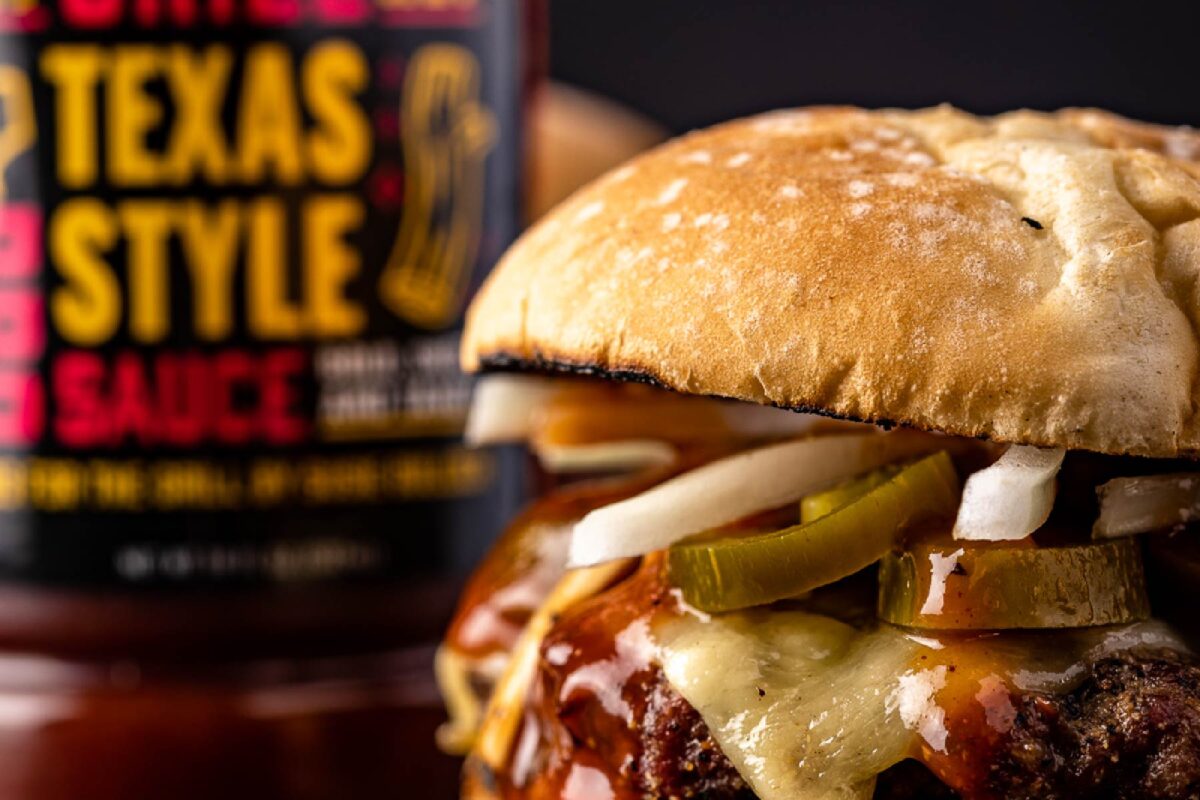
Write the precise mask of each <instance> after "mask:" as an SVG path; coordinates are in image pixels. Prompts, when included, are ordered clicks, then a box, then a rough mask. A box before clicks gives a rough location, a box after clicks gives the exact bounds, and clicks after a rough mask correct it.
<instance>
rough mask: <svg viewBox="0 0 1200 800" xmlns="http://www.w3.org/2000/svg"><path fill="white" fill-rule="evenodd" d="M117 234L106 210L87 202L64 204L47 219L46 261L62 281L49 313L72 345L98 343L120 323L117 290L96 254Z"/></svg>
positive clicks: (106, 338)
mask: <svg viewBox="0 0 1200 800" xmlns="http://www.w3.org/2000/svg"><path fill="white" fill-rule="evenodd" d="M118 234H119V230H118V228H117V223H116V220H114V219H113V215H112V214H111V213H110V212H109V210H108V208H107V207H105V205H104V204H103V203H101V202H100V201H98V200H93V199H91V198H80V199H77V200H68V201H67V202H65V203H63V204H62V205H61V206H59V208H58V212H57V213H56V214H55V215H54V217H53V219H52V220H51V221H50V232H49V237H48V238H49V249H50V259H51V261H52V262H53V263H54V265H55V267H56V268H57V269H58V273H59V275H61V276H62V278H63V285H62V286H59V287H56V288H55V289H54V290H53V293H52V294H51V296H50V315H51V318H52V320H53V323H54V327H55V328H56V329H57V330H58V331H59V333H61V334H62V336H63V338H65V339H67V340H68V341H69V342H71V343H72V344H77V345H82V346H85V347H87V346H92V345H98V344H102V343H103V342H105V341H107V340H108V339H109V338H111V337H112V335H113V334H114V333H116V331H117V326H118V325H119V324H120V322H121V286H120V284H119V283H118V282H117V278H116V276H115V275H114V274H113V271H112V269H111V268H110V267H109V265H108V263H107V262H106V261H105V260H104V257H103V255H102V254H103V253H104V252H105V251H107V250H109V249H111V248H112V246H113V245H114V244H116V241H117V236H118Z"/></svg>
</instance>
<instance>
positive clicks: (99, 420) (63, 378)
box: [50, 350, 107, 448]
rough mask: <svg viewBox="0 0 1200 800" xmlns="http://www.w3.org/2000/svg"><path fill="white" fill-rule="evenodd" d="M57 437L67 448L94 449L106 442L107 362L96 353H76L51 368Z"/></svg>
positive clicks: (61, 358) (55, 432)
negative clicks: (105, 366)
mask: <svg viewBox="0 0 1200 800" xmlns="http://www.w3.org/2000/svg"><path fill="white" fill-rule="evenodd" d="M50 383H51V387H52V388H51V391H52V392H53V396H54V435H55V437H56V438H57V439H58V441H60V442H62V443H63V444H64V445H66V446H67V447H76V448H84V447H94V446H96V445H99V444H102V443H103V441H104V439H105V438H106V429H107V426H106V425H105V419H106V414H105V407H104V361H103V359H101V358H100V356H98V355H96V354H94V353H88V352H84V351H81V350H73V351H71V352H68V353H63V354H62V355H61V356H59V357H58V358H57V359H55V361H54V364H53V366H52V367H51V376H50Z"/></svg>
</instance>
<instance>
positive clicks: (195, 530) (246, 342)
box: [0, 0, 523, 586]
mask: <svg viewBox="0 0 1200 800" xmlns="http://www.w3.org/2000/svg"><path fill="white" fill-rule="evenodd" d="M519 11H520V3H517V2H512V1H511V0H497V2H495V3H487V4H485V5H484V6H483V7H482V9H481V14H480V17H479V19H478V20H477V21H475V22H474V23H472V24H469V25H464V26H458V25H456V26H449V27H411V28H400V27H389V26H386V25H380V24H375V23H371V24H366V25H363V26H356V27H348V28H337V29H328V28H322V27H319V26H313V27H303V26H301V27H290V28H287V29H251V28H248V27H246V26H237V25H235V26H233V27H222V28H215V27H212V26H207V27H206V26H204V25H201V26H199V27H197V28H195V29H189V30H187V31H179V30H172V29H170V28H167V27H163V28H159V29H157V30H144V29H140V28H138V27H135V26H130V27H123V28H120V29H115V30H106V31H101V32H95V31H78V30H75V31H71V30H65V29H62V28H61V27H60V26H59V25H58V24H57V23H54V24H52V25H51V26H50V28H49V29H48V30H47V32H45V33H8V34H4V35H3V37H2V41H3V45H2V48H0V62H4V63H9V64H16V65H19V66H21V67H22V68H23V69H25V70H26V71H27V74H29V75H30V77H31V80H32V81H33V92H34V101H35V106H36V115H37V122H38V128H39V132H38V145H37V146H36V147H35V149H34V150H33V151H32V152H29V153H26V154H24V155H22V156H20V157H19V158H17V159H16V160H15V161H14V162H13V163H12V164H11V165H10V166H9V167H8V170H7V172H6V178H7V181H8V185H9V200H10V201H32V202H36V203H38V204H39V205H40V206H41V207H42V210H43V214H44V219H45V220H49V219H50V217H51V215H53V213H54V210H55V209H56V207H58V205H59V204H60V203H62V202H63V201H64V200H67V199H69V198H70V197H73V196H78V195H79V194H86V195H88V196H93V197H97V198H98V199H100V200H101V201H103V202H108V203H111V202H116V201H117V200H119V199H120V198H128V197H137V196H147V197H148V196H153V197H189V198H196V199H201V200H204V201H209V202H215V201H217V200H219V199H223V198H231V197H232V198H239V197H241V198H247V197H252V196H258V195H262V194H273V195H278V196H280V197H282V198H284V199H285V201H286V203H287V204H288V207H289V210H290V212H291V214H295V213H296V208H297V207H298V204H299V203H300V201H301V200H302V199H303V197H304V196H305V194H306V193H307V192H308V191H310V190H313V189H316V190H320V191H324V190H327V187H319V186H311V185H306V186H301V187H298V188H297V187H287V188H278V187H273V186H271V185H260V186H254V187H239V186H233V187H230V186H221V187H213V186H207V185H205V184H204V183H203V182H197V183H194V184H193V185H190V186H187V187H169V188H162V187H155V188H153V189H149V190H147V189H136V190H131V189H120V190H117V189H115V188H113V187H111V186H107V185H105V184H104V183H99V184H97V185H95V186H90V187H88V188H87V189H86V190H84V191H83V192H66V191H63V189H62V187H60V186H59V185H58V184H57V181H56V177H55V175H56V172H55V164H54V159H55V154H54V152H53V149H54V147H53V143H54V141H55V136H56V127H55V126H56V124H57V121H56V120H55V118H54V108H53V97H52V96H51V92H50V90H49V89H48V87H47V86H46V85H45V83H44V82H43V81H42V80H41V79H40V78H39V77H38V72H37V70H36V68H35V65H36V62H37V57H38V54H39V52H40V50H41V48H42V47H43V46H45V45H46V44H47V43H49V42H64V41H78V42H94V43H97V44H101V45H112V44H127V43H134V42H146V43H165V42H181V43H186V44H187V45H188V46H189V47H193V48H200V47H203V46H204V45H205V44H206V43H209V42H223V43H229V44H233V45H234V46H235V50H239V49H242V48H244V47H246V46H249V45H251V44H255V43H259V42H262V41H275V42H281V43H283V44H285V45H286V46H287V47H288V48H289V49H290V50H291V51H292V52H293V53H295V54H297V55H302V54H303V53H305V52H306V51H307V50H308V49H309V48H311V47H312V46H313V45H314V44H316V43H318V42H321V41H327V40H329V39H330V38H346V39H350V40H352V41H354V42H355V43H356V44H357V45H358V47H359V48H360V49H361V50H362V51H363V52H364V53H365V54H366V55H367V57H368V59H369V60H370V61H371V62H372V64H373V65H374V64H375V63H377V62H378V61H379V60H380V59H387V58H390V57H394V56H397V55H399V56H408V55H411V53H413V52H414V51H415V50H416V49H417V48H418V47H420V46H421V45H423V44H426V43H430V42H454V43H457V44H461V45H463V46H465V47H467V48H468V49H470V50H471V51H472V52H473V53H474V54H475V55H476V56H477V58H478V61H479V64H480V67H481V79H482V83H481V98H480V99H481V102H482V104H483V105H484V106H486V108H487V109H488V110H489V111H490V112H491V113H492V114H493V115H494V117H495V121H496V123H497V124H496V132H497V138H496V140H495V142H494V144H493V146H492V148H491V150H490V152H489V154H488V156H487V160H486V178H485V187H486V188H485V198H484V217H483V229H482V233H481V236H480V240H479V251H478V258H477V265H476V268H475V270H474V273H473V277H472V279H471V282H470V286H469V287H467V290H468V292H470V291H473V290H474V288H475V287H476V286H477V285H478V282H479V281H480V280H481V278H482V276H483V275H484V274H486V271H487V268H489V267H490V265H491V264H493V263H494V261H495V260H496V258H497V257H498V255H499V254H500V252H501V251H502V250H503V249H504V247H505V246H506V245H507V244H508V243H509V242H510V241H511V240H512V238H513V237H514V236H515V233H516V231H517V229H518V220H519V217H518V214H519V203H518V198H519V196H520V191H521V171H520V169H519V165H520V163H521V159H520V154H521V149H522V140H521V139H522V133H523V131H522V127H521V120H522V111H523V108H522V104H523V80H522V73H521V70H522V59H521V53H520V47H519V42H520V35H521V34H520V25H521V19H520V13H519ZM50 14H51V18H52V19H55V20H57V17H58V15H57V13H56V10H55V9H54V8H53V7H50ZM236 61H237V62H238V63H236V65H235V71H234V74H233V75H232V78H231V81H230V86H231V87H237V86H238V85H239V82H240V70H241V64H240V59H236ZM397 91H398V90H397V88H396V87H394V86H393V87H383V86H379V85H377V83H375V80H374V75H373V77H372V85H371V86H370V88H369V89H368V90H367V92H366V93H365V94H364V95H363V96H362V97H361V102H362V103H363V105H364V106H366V107H368V108H370V109H372V110H374V109H376V108H387V107H391V108H396V107H397V104H398V102H399V96H398V93H397ZM169 119H170V112H169V111H168V124H169ZM224 122H225V125H226V130H227V132H228V131H229V130H230V129H231V127H230V126H232V125H233V124H234V103H233V98H231V97H229V96H227V97H226V103H225V107H224ZM104 135H105V134H104V131H103V130H100V131H97V136H98V137H99V138H100V140H101V142H100V144H101V147H103V144H104V142H103V139H104ZM151 142H153V139H151ZM389 164H390V165H394V166H395V167H397V168H400V169H403V168H404V164H403V157H402V154H401V149H400V141H399V139H398V138H393V139H392V140H390V141H389V140H384V139H383V138H381V137H380V136H379V134H378V132H376V134H375V136H374V153H373V156H372V167H371V168H369V169H368V170H367V172H366V176H365V177H364V178H363V179H362V180H360V181H358V182H357V183H355V184H352V185H350V186H341V187H336V190H338V191H352V192H357V193H361V194H363V195H364V196H366V195H368V194H369V193H370V191H371V186H370V181H371V176H372V175H373V174H374V173H375V171H376V167H378V166H379V165H389ZM367 208H368V218H367V222H366V224H365V225H364V226H363V234H362V235H361V236H355V237H352V238H351V240H350V241H351V242H352V244H353V245H354V246H355V247H356V248H357V249H358V250H359V251H360V252H361V253H362V259H363V264H364V267H363V270H362V273H361V275H360V276H359V280H358V281H356V282H355V283H354V284H352V285H351V287H350V289H349V291H348V294H349V295H350V296H353V297H356V298H359V299H361V301H362V304H363V306H364V307H365V308H367V309H368V312H369V324H368V333H367V334H366V335H365V336H364V337H361V338H364V339H371V340H382V339H393V340H397V341H399V342H401V343H402V344H403V343H405V342H411V341H413V340H415V339H418V338H421V337H428V336H434V335H442V336H444V335H445V334H446V332H445V331H442V332H439V333H437V334H432V333H430V332H428V331H421V330H418V329H415V328H413V327H410V326H408V325H406V324H405V323H404V322H403V321H401V320H399V319H398V318H397V317H396V316H395V315H394V314H392V313H391V312H389V311H388V310H387V309H386V308H384V307H383V305H382V303H381V302H380V301H379V296H378V291H377V286H376V282H377V280H378V271H379V268H380V265H381V264H382V263H383V262H384V261H385V260H386V258H387V255H388V251H389V250H390V248H391V246H392V243H393V241H394V239H395V236H396V231H397V229H398V225H399V213H400V209H399V208H395V209H389V208H382V209H381V208H377V207H375V205H374V204H373V203H368V204H367ZM296 227H297V226H296V225H295V224H294V223H293V224H291V225H290V226H289V228H290V236H291V240H290V241H289V242H288V243H287V246H288V249H289V251H290V252H293V253H294V252H295V248H296V247H297V241H296V239H297V233H298V232H297V230H296ZM44 231H45V229H43V236H44ZM173 247H174V248H175V250H176V251H178V249H179V248H178V244H174V245H173ZM174 257H175V258H178V257H179V253H178V252H176V253H175V255H174ZM46 258H47V261H48V258H49V256H48V255H47V257H46ZM110 260H111V262H112V263H113V264H114V265H115V268H116V269H117V271H118V274H120V270H121V268H122V267H121V265H122V263H123V254H122V253H121V252H120V251H118V252H117V253H116V254H115V255H114V256H113V257H112V258H111V259H110ZM289 266H290V268H291V269H292V270H293V272H294V271H295V270H296V264H294V263H293V264H290V265H289ZM241 269H242V265H241V264H239V267H238V270H239V273H238V274H240V270H241ZM183 274H184V273H183V272H182V267H181V266H180V265H179V264H173V265H172V276H173V277H175V278H179V277H180V276H182V275H183ZM293 278H295V276H294V275H293ZM40 280H41V286H42V290H43V292H44V293H45V294H48V293H49V292H51V291H52V290H53V289H54V287H55V286H56V285H57V284H58V282H59V278H58V277H57V276H56V275H55V274H54V270H53V268H52V267H51V265H49V263H44V267H43V271H42V274H41V279H40ZM235 284H236V285H238V287H239V288H238V289H237V290H236V291H237V294H236V297H235V303H236V304H237V305H238V308H236V309H235V310H234V312H233V315H232V316H233V319H234V320H235V325H236V326H237V327H236V332H235V334H234V335H233V336H232V337H231V338H230V339H229V340H228V341H223V342H221V343H220V344H217V345H205V344H198V343H197V342H196V341H195V340H194V339H193V337H192V336H191V334H190V332H189V330H188V328H189V326H188V324H186V323H187V322H189V321H190V320H189V316H190V315H189V308H190V305H189V302H190V301H189V299H188V296H187V295H185V294H182V293H175V292H173V295H172V299H173V303H174V307H173V309H172V312H173V314H172V317H173V319H174V320H177V321H182V322H183V323H185V324H177V325H173V326H172V330H171V332H170V334H169V336H168V338H167V340H166V341H165V342H164V343H162V344H161V345H156V346H155V347H154V348H144V347H139V346H138V345H137V344H136V343H134V342H132V341H131V340H130V338H129V336H128V328H127V326H124V325H123V326H122V328H121V330H120V332H119V333H118V334H117V335H116V336H115V337H114V338H113V339H112V340H111V341H109V342H107V343H106V344H105V345H103V346H102V347H100V348H97V349H98V351H99V352H104V353H113V352H115V351H118V350H129V349H134V350H141V351H144V352H147V353H152V352H153V351H154V350H157V349H190V350H193V351H198V352H210V351H216V350H221V349H224V348H226V347H228V346H231V345H234V346H239V347H245V348H247V349H249V350H251V351H254V350H255V349H256V348H260V347H263V346H264V345H263V343H259V342H255V341H252V340H251V339H250V338H249V337H248V336H247V331H246V330H245V327H244V322H243V321H244V319H245V315H244V314H243V313H242V311H243V309H242V307H241V306H242V304H243V303H244V294H243V293H242V289H241V287H240V282H238V281H235ZM454 330H455V326H453V325H452V326H451V328H450V329H449V331H450V333H451V334H452V333H453V331H454ZM47 333H48V340H47V346H46V351H45V356H44V357H43V362H42V366H41V372H42V377H43V381H48V378H49V376H48V369H49V367H48V365H49V362H50V361H51V359H53V357H54V355H55V354H56V353H57V352H60V351H61V350H62V349H63V348H64V347H66V346H67V345H66V343H65V342H64V341H63V340H62V339H61V338H60V337H59V336H58V335H57V334H56V332H55V331H54V330H53V328H52V326H50V325H49V324H48V325H47ZM299 344H300V346H302V347H304V348H305V349H306V350H309V351H310V352H311V351H312V348H313V347H314V345H315V343H312V342H302V343H299ZM307 390H308V391H307V393H306V394H307V402H308V403H309V404H310V405H311V403H312V402H313V390H314V387H313V386H312V385H311V384H310V385H309V386H308V387H307ZM54 413H55V410H54V409H53V407H50V408H49V409H48V412H47V417H52V416H53V415H54ZM459 447H460V445H458V443H457V440H456V439H455V438H454V437H432V438H430V437H425V438H411V439H404V440H399V441H393V442H386V443H380V442H369V441H368V442H355V443H340V444H337V443H328V442H325V443H319V442H314V443H313V444H311V445H303V446H293V447H283V448H280V447H275V448H269V449H264V448H263V447H253V448H229V447H217V446H208V447H203V448H199V449H194V450H191V451H189V452H186V453H181V452H179V451H178V450H172V449H169V448H154V447H151V448H146V447H140V446H139V447H134V446H132V445H129V446H125V447H122V448H120V449H109V448H105V449H98V450H95V451H93V452H80V451H77V450H73V451H67V450H65V449H64V448H62V447H61V446H58V445H57V444H56V443H55V442H54V441H53V439H52V437H51V436H50V435H49V434H48V433H47V434H45V435H43V437H42V441H41V442H40V443H39V445H38V446H37V447H36V448H35V449H33V450H32V451H24V452H22V453H19V454H17V453H10V455H20V456H23V457H35V456H36V457H39V458H42V457H49V458H55V457H69V458H70V459H72V460H75V461H79V462H86V461H87V460H88V459H91V458H102V459H107V460H114V461H120V460H126V461H133V462H136V463H140V464H152V463H154V462H155V461H156V460H163V459H175V458H180V457H187V458H199V459H204V460H206V461H208V462H209V463H212V464H215V465H218V466H219V467H221V468H227V469H230V470H235V471H236V470H239V469H242V468H244V466H245V465H246V464H247V463H248V462H249V461H250V460H251V459H254V458H258V457H262V456H264V455H266V456H269V457H272V458H281V459H284V460H288V461H292V462H294V461H296V460H297V459H301V458H304V457H307V456H310V455H314V454H315V455H321V456H336V455H341V454H361V455H365V456H375V457H379V458H384V459H386V458H390V457H394V456H396V455H397V454H405V453H409V454H421V453H426V454H431V455H432V457H437V454H440V453H445V452H446V451H447V450H451V451H456V450H457V448H459ZM483 458H484V462H482V463H485V464H486V465H487V470H486V472H487V480H486V481H484V482H483V485H482V486H476V487H474V488H473V489H472V490H471V493H470V494H469V495H467V496H453V497H431V498H426V499H421V498H419V497H413V498H411V499H408V500H403V501H401V500H399V499H380V500H378V501H375V502H370V501H368V502H345V503H342V502H337V503H332V504H329V505H322V504H305V503H298V502H297V503H287V504H284V505H282V506H279V507H274V508H267V509H253V508H232V509H227V510H208V511H199V510H187V511H178V512H177V511H171V512H164V511H152V510H149V511H148V510H143V511H137V512H133V513H125V512H119V511H100V510H95V509H80V510H75V511H61V512H46V511H37V510H32V509H22V510H16V511H8V512H4V513H3V514H0V577H3V578H4V579H7V580H28V581H37V582H46V583H54V584H70V585H106V584H107V585H112V584H124V585H131V584H133V585H146V586H163V585H174V586H196V585H211V584H213V583H222V584H239V585H244V584H247V583H250V584H257V583H263V582H279V581H283V582H287V581H293V580H301V581H307V580H339V579H350V578H353V579H355V580H363V579H382V580H395V579H397V578H400V579H403V578H405V577H410V576H414V575H429V574H433V573H438V572H443V571H446V570H454V571H460V570H461V569H463V568H465V567H466V566H467V565H469V564H470V563H472V562H473V561H474V560H475V559H476V558H477V557H478V555H479V553H480V552H481V550H482V549H483V547H484V546H485V545H486V543H487V542H488V541H490V539H491V538H492V537H493V535H494V533H495V531H496V530H497V529H498V527H499V526H500V523H501V522H502V521H503V520H504V519H506V518H507V517H508V516H509V515H510V514H511V513H512V510H513V508H514V507H515V505H516V503H517V501H518V498H519V496H520V487H519V486H517V485H516V476H518V475H519V474H520V470H519V468H518V466H519V465H518V464H517V459H518V458H519V457H518V456H517V454H515V453H511V452H500V453H492V454H488V455H486V456H483ZM322 554H324V555H322ZM289 564H290V565H292V566H291V567H288V566H287V565H289ZM280 565H284V566H283V568H280Z"/></svg>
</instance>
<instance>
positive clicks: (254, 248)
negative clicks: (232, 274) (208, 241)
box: [246, 198, 304, 339]
mask: <svg viewBox="0 0 1200 800" xmlns="http://www.w3.org/2000/svg"><path fill="white" fill-rule="evenodd" d="M248 235H249V239H250V244H249V247H248V248H247V250H248V252H247V257H246V313H247V317H248V322H249V326H250V332H251V334H252V335H254V336H257V337H258V338H260V339H298V338H299V337H300V335H301V333H303V323H304V319H303V315H302V313H301V311H300V309H299V308H297V307H296V304H295V303H293V302H291V301H290V300H289V299H288V296H287V293H288V280H287V264H286V262H285V260H284V213H283V206H282V205H281V204H280V202H279V201H278V200H275V199H272V198H263V199H260V200H257V201H255V202H254V203H253V204H252V205H251V207H250V218H249V231H248Z"/></svg>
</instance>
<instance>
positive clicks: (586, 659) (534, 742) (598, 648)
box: [496, 558, 678, 800]
mask: <svg viewBox="0 0 1200 800" xmlns="http://www.w3.org/2000/svg"><path fill="white" fill-rule="evenodd" d="M673 613H678V607H677V605H676V604H675V602H674V600H673V598H672V596H671V594H670V591H669V589H668V587H667V585H666V581H665V575H664V569H663V567H662V563H661V560H660V559H657V558H649V559H647V560H646V561H645V563H643V565H642V567H641V568H640V569H639V570H638V572H637V573H635V574H634V575H633V576H632V577H630V578H629V579H628V580H626V581H625V582H623V583H621V584H619V585H617V586H615V587H613V588H612V589H611V590H609V591H608V592H605V593H603V594H601V595H599V596H597V597H595V598H593V599H592V600H591V601H588V602H586V603H583V604H581V605H579V606H577V607H576V608H574V609H572V610H571V611H570V612H568V613H566V614H564V615H563V616H562V617H561V618H560V619H559V620H558V621H557V623H556V624H555V626H554V629H553V630H552V631H551V633H550V634H549V635H548V636H547V637H546V639H545V640H544V641H543V643H542V648H541V659H540V662H539V669H538V674H537V677H536V679H535V682H534V685H533V686H532V687H531V691H530V696H529V700H528V705H527V709H526V713H525V717H524V720H523V722H522V725H521V727H520V730H519V731H518V733H517V737H516V740H515V742H514V746H513V749H512V754H511V762H510V765H509V770H508V773H507V774H505V775H499V776H496V778H497V785H498V786H499V787H500V789H501V792H502V795H503V796H504V797H506V798H512V800H517V799H518V798H522V799H524V800H550V798H555V799H557V798H566V799H567V800H572V799H574V800H582V798H585V797H588V798H590V797H612V798H634V797H640V796H641V792H640V791H639V790H638V784H637V777H636V773H637V769H638V761H639V758H640V756H641V752H642V740H641V734H640V730H639V727H640V724H641V722H642V720H643V719H644V718H645V715H646V711H647V704H648V702H649V700H650V697H651V693H652V690H653V688H654V685H655V684H656V683H657V682H658V681H659V674H660V673H659V668H658V666H657V665H656V663H655V647H654V643H653V640H652V639H651V623H652V621H653V618H654V617H655V616H656V615H659V614H673ZM585 790H586V791H585Z"/></svg>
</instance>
